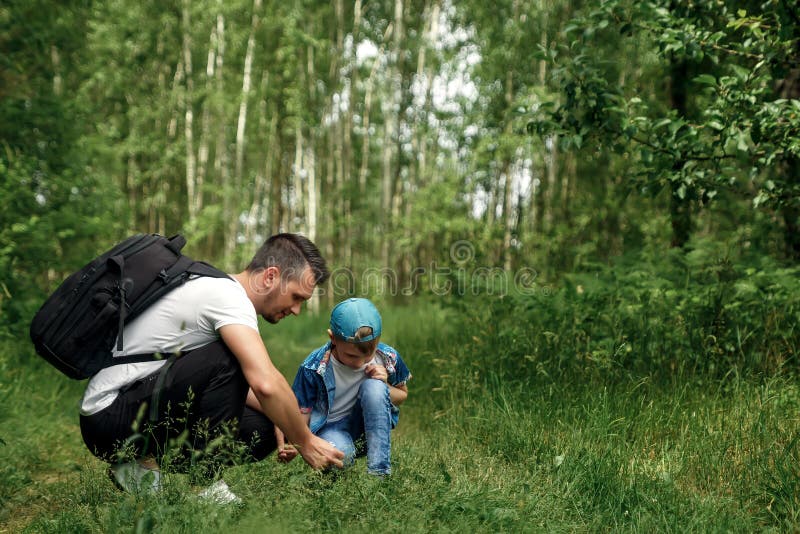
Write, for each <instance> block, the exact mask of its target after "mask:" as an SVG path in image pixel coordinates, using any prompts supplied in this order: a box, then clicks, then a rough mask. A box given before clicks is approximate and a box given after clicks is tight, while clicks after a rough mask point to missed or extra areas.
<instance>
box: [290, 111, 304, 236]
mask: <svg viewBox="0 0 800 534" xmlns="http://www.w3.org/2000/svg"><path fill="white" fill-rule="evenodd" d="M294 139H295V141H294V164H293V165H292V176H293V177H294V187H292V192H293V196H294V200H293V202H292V203H291V206H289V209H290V210H291V213H292V217H291V219H292V220H294V221H299V220H302V216H303V181H302V179H301V174H302V173H303V171H304V169H303V152H304V146H303V145H304V140H303V125H302V123H301V121H300V118H299V117H297V119H296V121H295V127H294ZM298 230H300V231H302V226H300V227H299V228H298Z"/></svg>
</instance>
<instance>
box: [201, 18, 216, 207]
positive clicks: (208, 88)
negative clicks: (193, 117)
mask: <svg viewBox="0 0 800 534" xmlns="http://www.w3.org/2000/svg"><path fill="white" fill-rule="evenodd" d="M217 40H218V37H217V27H216V25H215V26H214V27H213V28H212V29H211V37H210V38H209V45H208V61H207V62H206V83H205V92H206V94H205V101H204V102H203V118H202V126H201V133H200V146H199V147H198V148H197V211H198V212H199V211H200V210H202V209H203V185H204V183H205V179H206V172H207V169H208V154H209V149H208V145H209V138H210V136H211V94H212V91H213V80H214V67H215V66H216V60H217V46H218V43H217Z"/></svg>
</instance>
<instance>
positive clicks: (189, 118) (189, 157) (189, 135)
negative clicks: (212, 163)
mask: <svg viewBox="0 0 800 534" xmlns="http://www.w3.org/2000/svg"><path fill="white" fill-rule="evenodd" d="M190 7H191V2H190V0H183V10H182V26H183V50H182V54H183V69H184V75H185V79H186V85H185V86H186V90H185V92H184V97H183V107H184V123H183V133H184V141H185V143H186V199H187V208H188V214H189V226H190V227H191V226H194V223H195V220H196V218H197V200H196V195H197V193H196V185H197V184H196V162H195V155H194V110H193V109H192V107H193V106H192V99H193V93H194V86H193V83H194V82H193V80H192V35H191V30H192V23H191V14H190V12H189V9H190Z"/></svg>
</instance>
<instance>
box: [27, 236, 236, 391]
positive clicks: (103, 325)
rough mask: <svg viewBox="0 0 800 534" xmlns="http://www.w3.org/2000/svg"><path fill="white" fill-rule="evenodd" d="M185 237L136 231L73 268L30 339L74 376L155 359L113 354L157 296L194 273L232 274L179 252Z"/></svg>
mask: <svg viewBox="0 0 800 534" xmlns="http://www.w3.org/2000/svg"><path fill="white" fill-rule="evenodd" d="M185 244H186V239H184V237H183V236H181V235H176V236H173V237H171V238H169V239H167V238H165V237H163V236H160V235H157V234H152V235H147V234H138V235H135V236H133V237H129V238H128V239H126V240H125V241H123V242H121V243H120V244H118V245H117V246H115V247H114V248H112V249H111V250H109V251H108V252H106V253H105V254H103V255H101V256H99V257H98V258H96V259H95V260H93V261H92V262H90V263H89V264H88V265H86V266H85V267H84V268H83V269H81V270H79V271H78V272H76V273H74V274H72V275H71V276H70V277H69V278H67V279H66V280H64V282H63V283H62V284H61V285H60V286H59V288H58V289H56V290H55V292H54V293H53V294H52V295H50V297H49V298H48V299H47V300H46V301H45V303H44V304H43V305H42V307H41V308H40V309H39V311H38V312H37V313H36V316H35V317H34V318H33V321H32V322H31V340H33V344H34V346H35V347H36V352H38V353H39V355H40V356H42V357H43V358H44V359H45V360H47V361H48V362H50V363H51V364H52V365H54V366H55V367H56V368H57V369H58V370H59V371H61V372H62V373H64V374H65V375H67V376H68V377H70V378H75V379H78V380H80V379H84V378H88V377H90V376H92V375H94V374H95V373H97V372H98V371H99V370H101V369H103V368H105V367H109V366H111V365H117V364H120V363H135V362H143V361H152V360H153V359H154V358H157V357H158V356H157V355H153V354H139V355H130V356H118V357H116V358H114V357H112V349H113V347H114V342H115V341H116V343H117V347H116V348H117V350H122V348H123V338H122V331H123V327H124V325H125V323H126V322H128V321H130V320H132V319H134V318H135V317H136V316H138V315H139V314H140V313H142V312H143V311H144V310H146V309H147V308H148V307H149V306H150V305H151V304H153V303H154V302H155V301H157V300H158V299H159V298H161V297H162V296H164V295H165V294H167V293H168V292H170V291H172V290H173V289H175V288H176V287H178V286H180V285H182V284H183V283H184V282H186V280H188V279H189V277H190V276H192V275H200V276H212V277H215V278H227V277H228V275H227V274H225V273H223V272H222V271H219V270H217V269H215V268H214V267H212V266H211V265H208V264H206V263H203V262H198V261H194V260H192V259H191V258H189V257H188V256H184V255H183V254H181V249H182V248H183V246H184V245H185Z"/></svg>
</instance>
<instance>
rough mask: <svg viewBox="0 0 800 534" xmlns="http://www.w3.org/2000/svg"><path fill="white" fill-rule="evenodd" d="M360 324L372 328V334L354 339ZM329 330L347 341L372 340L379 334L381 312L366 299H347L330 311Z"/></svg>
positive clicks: (361, 341) (360, 341)
mask: <svg viewBox="0 0 800 534" xmlns="http://www.w3.org/2000/svg"><path fill="white" fill-rule="evenodd" d="M362 326H368V327H370V328H372V335H371V336H367V337H362V338H361V339H359V340H356V339H355V335H356V332H358V329H359V328H361V327H362ZM331 332H333V335H334V336H336V337H337V338H339V339H341V340H343V341H347V342H348V343H363V342H365V341H372V340H373V339H375V338H378V337H380V335H381V314H380V313H378V308H376V307H375V305H374V304H373V303H372V302H370V301H369V300H367V299H357V298H352V299H347V300H343V301H342V302H340V303H339V304H337V305H336V306H335V307H334V308H333V311H331Z"/></svg>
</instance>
